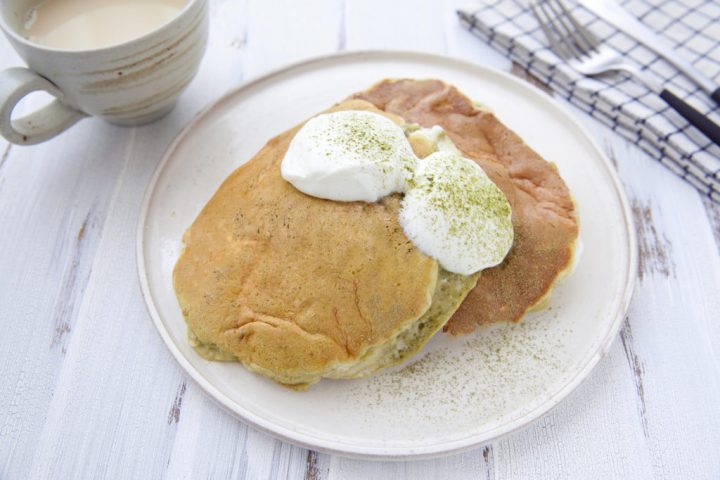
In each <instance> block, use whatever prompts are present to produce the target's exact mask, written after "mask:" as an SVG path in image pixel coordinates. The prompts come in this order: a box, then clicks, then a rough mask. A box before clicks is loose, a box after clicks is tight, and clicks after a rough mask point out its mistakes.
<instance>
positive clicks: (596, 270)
mask: <svg viewBox="0 0 720 480" xmlns="http://www.w3.org/2000/svg"><path fill="white" fill-rule="evenodd" d="M388 77H390V78H392V77H395V78H399V77H407V78H438V79H442V80H444V81H446V82H448V83H451V84H454V85H456V86H457V87H458V88H459V89H460V90H461V91H462V92H464V93H465V94H466V95H468V96H470V97H471V98H473V99H477V100H480V101H482V102H483V103H484V104H486V105H488V106H490V108H492V109H493V110H494V111H495V113H496V114H497V116H498V117H499V118H500V119H501V120H502V121H503V122H504V123H505V124H506V125H508V126H509V127H510V128H512V129H513V130H514V131H515V132H517V133H518V134H519V135H520V136H521V137H522V138H523V139H524V140H525V141H526V142H527V143H528V144H529V145H530V146H531V147H533V148H534V149H535V150H536V151H538V152H539V153H540V154H541V155H542V156H543V157H545V158H546V159H548V160H549V161H552V162H554V163H555V164H557V166H558V168H559V169H560V172H561V173H562V176H563V178H564V179H565V180H566V182H567V184H568V185H569V187H570V190H571V191H572V193H573V195H574V196H575V198H576V200H577V204H578V207H579V213H580V219H581V224H582V229H581V240H582V244H583V245H584V252H583V255H582V257H581V259H580V261H579V262H578V264H577V266H576V270H575V273H574V274H573V275H572V276H571V277H570V278H569V279H568V280H566V281H565V282H563V283H562V284H561V285H560V286H559V287H558V288H556V290H555V292H554V293H553V297H552V304H551V307H550V308H548V309H546V310H544V311H542V312H540V313H536V314H531V315H529V316H528V317H527V318H526V319H525V320H524V321H523V322H521V323H519V324H517V325H497V326H494V327H492V328H484V329H481V331H479V332H477V333H476V334H474V335H470V336H466V337H460V338H452V337H450V336H448V335H445V334H438V335H436V336H435V338H433V340H432V341H431V342H430V343H429V344H428V345H427V346H426V347H425V348H424V349H423V351H422V352H421V353H419V354H418V355H416V356H415V357H413V358H412V359H411V360H410V361H409V362H408V363H406V364H405V365H401V366H400V367H398V368H395V369H393V370H390V371H386V372H383V373H380V374H376V375H374V376H372V377H370V378H367V379H361V380H352V381H347V380H346V381H332V380H323V381H322V382H320V383H319V384H316V385H314V386H313V387H311V388H310V389H309V390H308V391H305V392H295V391H292V390H288V389H286V388H284V387H281V386H279V385H277V384H275V383H273V382H272V381H269V380H267V379H265V378H263V377H260V376H258V375H256V374H253V373H251V372H249V371H247V370H246V369H245V368H244V367H242V366H241V365H240V364H236V363H219V362H208V361H206V360H203V359H202V358H200V357H199V356H198V355H197V354H196V353H195V352H194V351H193V349H192V348H191V347H190V346H189V345H188V342H187V340H186V329H185V322H184V320H183V317H182V314H181V312H180V308H179V307H178V303H177V300H176V298H175V293H174V291H173V286H172V270H173V266H174V265H175V261H176V259H177V258H178V255H179V253H180V251H181V247H182V241H181V239H182V235H183V232H184V231H185V229H187V228H188V227H189V226H190V224H191V223H192V221H193V220H194V219H195V217H196V216H197V214H198V213H199V211H200V209H201V208H202V207H203V206H204V205H205V203H206V202H207V201H208V200H209V199H210V197H211V196H212V194H213V193H214V192H215V190H216V189H217V188H218V186H219V185H220V183H221V182H222V181H223V179H224V178H225V177H226V176H227V175H228V174H230V172H232V171H233V170H234V169H235V168H237V167H238V166H239V165H240V164H241V163H243V162H245V161H247V160H248V159H250V158H251V157H252V156H253V155H254V154H255V153H256V152H257V151H258V150H259V149H260V148H261V147H262V146H263V144H264V143H265V142H266V141H267V140H268V139H270V138H271V137H273V136H275V135H277V134H278V133H280V132H282V131H284V130H286V129H288V128H290V127H292V126H293V125H296V124H298V123H299V122H301V121H302V120H304V119H306V118H308V117H309V116H311V115H313V114H315V113H317V112H319V111H321V110H324V109H326V108H328V107H329V106H331V105H333V104H334V103H336V102H338V101H340V100H342V99H343V98H345V97H347V96H348V95H350V94H351V93H354V92H357V91H360V90H364V89H366V88H368V87H370V86H371V85H372V84H374V83H375V82H377V81H379V80H381V79H383V78H388ZM137 259H138V268H139V273H140V281H141V284H142V289H143V294H144V296H145V300H146V302H147V304H148V308H149V311H150V314H151V315H152V318H153V320H154V322H155V325H156V326H157V329H158V330H159V332H160V335H161V336H162V338H163V340H164V341H165V343H166V344H167V346H168V348H169V349H170V351H171V352H172V353H173V355H174V356H175V358H176V359H177V361H178V362H179V363H180V365H181V366H182V367H183V368H184V369H185V370H186V371H187V372H188V374H189V375H190V376H191V377H192V378H193V379H194V380H195V381H196V382H197V383H198V384H199V385H200V386H201V387H202V388H203V389H204V390H205V391H206V392H207V393H208V395H210V396H211V397H212V398H214V399H215V400H216V401H218V402H219V403H220V404H222V405H223V406H225V407H226V408H227V409H229V410H230V411H231V412H233V413H234V414H236V415H237V416H238V417H240V418H241V419H242V420H243V421H245V422H247V423H248V424H250V425H252V426H253V427H255V428H258V429H260V430H263V431H265V432H268V433H270V434H273V435H275V436H276V437H279V438H281V439H283V440H286V441H289V442H293V443H296V444H300V445H303V446H306V447H309V448H313V449H316V450H320V451H324V452H331V453H338V454H343V455H349V456H356V457H374V458H378V457H380V458H392V459H398V458H417V457H427V456H434V455H440V454H446V453H451V452H459V451H462V450H465V449H469V448H472V447H474V446H477V445H480V444H483V443H485V442H488V441H490V440H492V439H494V438H496V437H498V436H500V435H504V434H507V433H509V432H511V431H513V430H516V429H518V428H520V427H522V426H525V425H527V424H528V423H529V422H531V421H533V420H535V419H537V418H538V417H540V416H541V415H543V414H544V413H546V412H547V411H548V410H550V409H551V408H552V407H553V406H555V405H557V403H558V402H560V401H561V400H562V399H563V398H564V397H565V396H567V395H568V394H569V393H570V392H571V391H572V390H573V389H574V388H575V387H577V386H578V384H579V383H580V382H581V381H582V380H583V379H584V378H585V377H586V376H587V375H588V373H589V372H590V370H591V369H592V367H593V366H594V365H595V364H597V362H598V360H599V359H600V358H601V357H602V356H603V354H604V353H605V352H606V351H607V350H608V348H609V346H610V344H611V342H612V340H613V338H614V337H615V334H616V332H617V330H618V327H619V325H620V323H621V321H622V319H623V317H624V315H625V311H626V309H627V306H628V303H629V301H630V296H631V292H632V287H633V279H634V278H635V272H636V266H637V259H636V245H635V237H634V234H633V229H632V228H631V216H630V213H629V209H628V206H627V202H626V200H625V198H624V196H623V193H622V190H621V188H620V183H619V181H618V179H617V177H616V175H615V173H614V171H613V169H612V167H611V166H610V164H609V162H608V161H607V160H606V159H605V157H604V156H603V155H602V153H601V152H600V150H599V149H598V148H597V146H596V145H595V144H594V143H593V141H592V140H591V139H590V137H589V135H588V134H587V133H586V132H585V131H584V130H583V129H582V128H581V127H580V126H579V125H578V124H577V123H576V122H575V121H574V120H573V119H572V118H571V117H570V116H569V115H568V114H567V113H566V112H565V111H564V110H563V109H562V108H560V107H559V106H558V104H557V103H555V101H553V100H552V99H551V98H550V97H549V96H547V95H545V94H544V93H541V92H540V91H539V90H537V89H535V88H533V87H530V86H529V85H527V84H525V83H523V82H521V81H519V80H516V79H515V78H513V77H511V76H509V75H507V74H504V73H501V72H497V71H494V70H490V69H487V68H483V67H480V66H477V65H472V64H469V63H465V62H461V61H458V60H453V59H449V58H445V57H439V56H433V55H427V54H419V53H398V52H360V53H351V54H344V55H335V56H331V57H324V58H320V59H316V60H311V61H307V62H304V63H301V64H297V65H293V66H290V67H288V68H285V69H282V70H280V71H276V72H274V73H271V74H269V75H266V76H264V77H262V78H260V79H257V80H255V81H252V82H250V83H247V84H245V85H243V86H240V87H239V88H237V89H235V90H233V91H231V92H230V93H228V94H227V95H225V96H224V97H222V98H221V99H220V100H218V101H217V102H215V103H214V104H213V105H212V106H210V107H209V108H208V109H206V110H205V111H204V112H203V113H202V114H201V115H200V116H199V117H197V118H196V119H195V120H194V121H193V122H192V123H191V124H190V125H189V126H188V127H187V128H185V130H184V131H183V132H182V133H181V134H180V136H179V137H178V138H177V139H176V140H175V142H174V143H173V145H172V146H171V147H170V149H169V151H168V152H167V154H166V155H165V158H164V159H163V160H162V162H161V164H160V166H159V167H158V170H157V172H156V173H155V176H154V177H153V179H152V181H151V183H150V186H149V188H148V192H147V196H146V198H145V203H144V206H143V211H142V214H141V216H140V224H139V228H138V238H137Z"/></svg>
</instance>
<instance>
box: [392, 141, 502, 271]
mask: <svg viewBox="0 0 720 480" xmlns="http://www.w3.org/2000/svg"><path fill="white" fill-rule="evenodd" d="M400 223H401V225H402V227H403V230H404V231H405V234H406V235H407V236H408V238H409V239H410V240H411V241H412V242H413V243H414V244H415V245H416V246H417V247H418V248H419V249H420V250H421V251H422V252H423V253H425V254H426V255H429V256H431V257H434V258H436V259H437V260H438V262H439V263H440V265H441V266H442V267H443V268H444V269H446V270H448V271H451V272H454V273H459V274H461V275H470V274H472V273H475V272H478V271H480V270H483V269H485V268H489V267H492V266H495V265H497V264H499V263H500V262H502V261H503V259H504V258H505V255H507V252H508V251H509V250H510V247H511V246H512V243H513V227H512V209H511V207H510V203H509V202H508V201H507V199H506V198H505V195H504V194H503V193H502V191H500V189H499V188H498V187H497V186H496V185H495V184H494V183H493V182H492V181H491V180H490V178H489V177H488V176H487V175H486V174H485V172H484V171H483V170H482V169H481V168H480V167H479V166H478V165H477V164H476V163H475V162H473V161H472V160H468V159H467V158H464V157H463V156H461V155H460V154H458V153H455V152H450V151H440V152H435V153H433V154H431V155H429V156H428V157H426V158H425V159H423V160H420V161H419V163H418V165H417V167H416V169H415V172H414V175H413V178H412V179H411V180H410V188H409V189H408V190H407V193H406V195H405V199H404V200H403V206H402V209H401V210H400Z"/></svg>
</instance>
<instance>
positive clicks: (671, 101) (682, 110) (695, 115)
mask: <svg viewBox="0 0 720 480" xmlns="http://www.w3.org/2000/svg"><path fill="white" fill-rule="evenodd" d="M660 98H662V99H663V100H665V101H666V102H667V103H668V105H670V106H671V107H672V108H674V109H675V110H676V111H677V112H678V113H679V114H680V115H682V116H683V117H684V118H685V120H687V121H688V122H690V123H691V124H693V125H694V126H695V127H696V128H697V129H698V130H700V131H701V132H702V133H704V134H705V136H706V137H708V138H709V139H710V140H712V141H713V142H715V144H716V145H720V126H718V124H717V123H715V122H713V121H712V120H710V119H709V118H708V117H707V116H705V115H703V114H702V113H700V112H698V111H697V110H695V108H693V107H692V106H690V105H689V104H688V103H686V102H685V101H684V100H682V99H681V98H680V97H678V96H677V95H675V94H674V93H672V92H671V91H670V90H667V89H665V90H663V91H662V92H660Z"/></svg>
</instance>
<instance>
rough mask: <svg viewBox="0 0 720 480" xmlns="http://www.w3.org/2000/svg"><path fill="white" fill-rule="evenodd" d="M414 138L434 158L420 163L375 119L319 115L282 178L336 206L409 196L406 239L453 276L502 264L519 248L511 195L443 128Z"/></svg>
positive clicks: (300, 136)
mask: <svg viewBox="0 0 720 480" xmlns="http://www.w3.org/2000/svg"><path fill="white" fill-rule="evenodd" d="M410 135H411V136H414V139H415V140H417V139H424V140H426V141H428V142H430V143H431V144H432V145H433V147H434V150H435V151H434V153H431V154H430V155H428V156H427V157H425V158H423V159H420V158H418V157H417V156H416V155H415V153H414V152H413V149H412V147H411V145H410V142H409V141H408V139H407V138H406V137H405V134H404V132H403V129H402V128H400V127H399V126H398V125H396V124H395V123H394V122H392V121H391V120H390V119H388V118H387V117H384V116H382V115H379V114H376V113H372V112H366V111H354V110H349V111H338V112H333V113H327V114H323V115H319V116H317V117H314V118H312V119H311V120H309V121H308V122H307V123H306V124H305V125H304V126H303V127H302V128H301V129H300V130H299V131H298V132H297V134H296V135H295V137H294V138H293V140H292V141H291V142H290V145H289V147H288V150H287V152H286V154H285V157H284V158H283V161H282V164H281V175H282V177H283V178H284V179H285V180H287V181H288V182H290V183H291V184H292V185H293V186H294V187H295V188H297V189H298V190H300V191H301V192H303V193H306V194H308V195H312V196H314V197H319V198H325V199H329V200H336V201H365V202H375V201H378V200H380V199H381V198H383V197H385V196H386V195H390V194H392V193H404V194H405V197H404V199H403V202H402V206H401V208H400V212H399V221H400V225H401V226H402V228H403V231H404V232H405V235H406V236H407V237H408V239H409V240H410V241H411V242H413V244H414V245H415V246H416V247H417V248H418V249H419V250H420V251H421V252H423V253H424V254H426V255H428V256H431V257H433V258H435V259H436V260H437V261H438V263H439V264H440V266H442V267H443V268H444V269H445V270H447V271H449V272H453V273H459V274H461V275H470V274H472V273H475V272H478V271H480V270H483V269H485V268H488V267H492V266H495V265H497V264H499V263H500V262H502V260H503V259H504V258H505V255H507V252H508V251H509V250H510V247H511V246H512V243H513V228H512V221H511V217H512V211H511V208H510V204H509V202H508V201H507V199H506V198H505V195H504V194H503V193H502V191H501V190H500V189H499V188H498V187H497V186H496V185H495V184H494V183H493V182H492V180H490V178H489V177H488V176H487V175H486V174H485V172H484V171H483V170H482V168H480V166H479V165H477V164H476V163H475V162H473V161H472V160H469V159H467V158H464V157H463V156H462V154H461V153H460V151H459V150H458V149H457V148H456V147H455V145H454V144H453V143H452V140H450V138H449V137H448V136H447V135H445V132H444V131H443V130H442V128H440V127H438V126H435V127H433V128H432V129H420V130H415V131H414V132H413V133H411V134H410Z"/></svg>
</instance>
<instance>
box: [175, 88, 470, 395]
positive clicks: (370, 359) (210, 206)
mask: <svg viewBox="0 0 720 480" xmlns="http://www.w3.org/2000/svg"><path fill="white" fill-rule="evenodd" d="M335 109H336V110H338V109H344V110H361V109H365V110H371V111H375V112H378V113H380V114H383V115H387V114H385V113H383V112H380V111H379V110H377V109H375V108H374V107H373V106H372V105H371V104H370V103H368V102H365V101H361V100H348V101H345V102H343V103H341V104H339V105H338V106H337V107H336V108H335ZM394 120H395V121H399V122H400V119H397V118H394ZM298 129H299V127H296V128H293V129H291V130H289V131H287V132H285V133H282V134H280V135H279V136H277V137H275V138H273V139H271V140H270V141H268V143H267V144H266V145H265V147H263V149H262V150H261V151H260V152H258V153H257V154H256V155H255V156H254V157H253V158H252V159H251V160H250V161H248V162H247V163H246V164H244V165H242V166H241V167H240V168H238V169H237V170H235V171H234V172H233V173H231V174H230V176H229V177H228V178H227V179H226V180H225V181H224V182H223V184H222V185H221V186H220V188H219V189H218V191H217V192H216V193H215V195H213V197H212V199H210V201H209V202H208V203H207V205H205V207H204V208H203V210H202V211H201V212H200V214H199V215H198V217H197V218H196V219H195V221H194V223H193V225H192V226H191V227H190V228H189V229H188V231H187V232H186V233H185V236H184V242H185V249H184V251H183V253H182V255H181V256H180V258H179V259H178V261H177V263H176V265H175V270H174V272H173V281H174V286H175V291H176V293H177V296H178V300H179V303H180V306H181V308H182V312H183V315H184V317H185V320H186V322H187V325H188V337H189V339H190V341H191V343H192V344H193V346H194V347H195V348H196V349H197V351H198V352H199V353H200V354H201V355H203V356H205V357H206V358H209V359H213V360H236V361H240V362H242V363H243V364H244V365H245V366H246V367H247V368H249V369H250V370H253V371H255V372H258V373H260V374H262V375H265V376H267V377H270V378H272V379H273V380H276V381H278V382H280V383H283V384H285V385H288V386H292V387H294V388H304V387H307V385H309V384H311V383H314V382H317V381H318V380H319V379H320V378H322V377H329V378H356V377H362V376H366V375H369V374H371V373H373V372H375V371H377V370H378V369H381V368H386V367H389V366H392V365H395V364H397V363H399V362H401V361H402V360H403V359H405V358H407V357H408V356H410V355H412V354H413V353H415V352H416V351H417V350H419V349H420V348H421V347H422V345H423V344H424V343H425V342H427V340H428V339H429V338H430V337H431V336H432V335H433V334H434V333H435V332H437V331H438V330H439V329H440V328H442V326H443V325H444V324H445V323H446V321H447V319H448V318H449V317H450V316H451V315H452V313H453V312H454V311H455V309H456V308H457V307H458V305H459V304H460V302H461V301H462V299H463V298H465V296H466V295H467V293H468V292H469V291H470V290H471V289H472V287H473V286H474V285H475V282H476V280H477V275H470V276H462V275H457V274H452V273H448V272H446V271H444V270H443V269H442V268H440V267H439V266H438V263H437V261H435V260H434V259H432V258H430V257H428V256H426V255H424V254H422V253H421V252H420V251H419V250H418V249H417V248H415V246H414V245H413V244H412V243H411V242H410V240H408V238H407V237H406V236H405V234H404V233H403V231H402V228H401V227H400V225H399V223H398V209H399V208H400V203H401V198H400V196H399V195H391V196H389V197H386V198H384V199H383V200H382V201H380V202H377V203H364V202H333V201H329V200H323V199H320V198H315V197H311V196H308V195H305V194H303V193H301V192H300V191H298V190H296V189H295V188H294V187H293V186H292V185H290V184H289V183H288V182H286V181H285V180H283V179H282V177H281V176H280V163H281V161H282V159H283V157H284V155H285V152H286V150H287V147H288V145H289V143H290V140H291V139H292V138H293V136H294V135H295V133H296V132H297V130H298Z"/></svg>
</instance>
